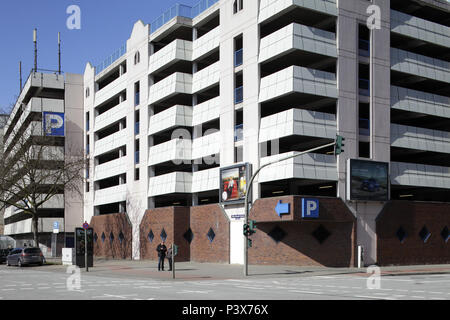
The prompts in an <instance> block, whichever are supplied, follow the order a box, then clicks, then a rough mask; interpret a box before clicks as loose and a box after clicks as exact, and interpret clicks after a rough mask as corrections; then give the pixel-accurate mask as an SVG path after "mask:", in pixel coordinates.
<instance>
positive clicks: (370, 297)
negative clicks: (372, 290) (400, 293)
mask: <svg viewBox="0 0 450 320" xmlns="http://www.w3.org/2000/svg"><path fill="white" fill-rule="evenodd" d="M353 297H355V298H363V299H374V300H395V299H394V298H388V297H372V296H360V295H357V296H353Z"/></svg>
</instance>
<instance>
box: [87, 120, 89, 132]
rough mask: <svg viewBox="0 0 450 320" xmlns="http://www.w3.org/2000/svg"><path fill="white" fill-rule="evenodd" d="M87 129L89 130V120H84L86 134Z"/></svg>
mask: <svg viewBox="0 0 450 320" xmlns="http://www.w3.org/2000/svg"><path fill="white" fill-rule="evenodd" d="M89 129H90V124H89V120H86V132H87V131H89Z"/></svg>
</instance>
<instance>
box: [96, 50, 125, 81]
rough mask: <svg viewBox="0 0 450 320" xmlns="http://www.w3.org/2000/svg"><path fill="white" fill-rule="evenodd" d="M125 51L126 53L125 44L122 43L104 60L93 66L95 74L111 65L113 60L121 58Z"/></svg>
mask: <svg viewBox="0 0 450 320" xmlns="http://www.w3.org/2000/svg"><path fill="white" fill-rule="evenodd" d="M125 53H127V45H126V44H124V45H123V46H122V47H120V48H119V49H118V50H116V51H115V52H114V53H113V54H111V55H110V56H108V57H107V58H106V59H105V60H103V62H102V63H100V64H99V65H98V66H96V67H95V75H97V74H99V73H100V72H102V71H103V70H105V69H106V68H108V67H109V66H110V65H112V64H113V63H114V62H115V61H117V60H118V59H119V58H121V57H122V56H123V55H124V54H125Z"/></svg>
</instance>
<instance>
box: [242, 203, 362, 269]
mask: <svg viewBox="0 0 450 320" xmlns="http://www.w3.org/2000/svg"><path fill="white" fill-rule="evenodd" d="M318 199H319V210H320V218H319V219H314V220H312V219H308V220H303V219H302V218H301V197H297V196H288V197H280V198H268V199H259V200H257V201H256V202H255V205H254V206H253V208H252V211H251V213H250V218H251V219H255V220H256V221H257V232H256V233H255V234H254V235H253V236H252V237H251V239H252V240H253V247H252V248H250V249H249V263H250V264H268V265H300V266H327V267H352V266H354V265H355V257H356V219H355V217H354V216H353V214H352V213H351V212H350V210H349V209H348V208H347V206H346V205H345V204H344V203H343V202H342V200H340V199H336V198H318ZM279 200H282V201H283V203H290V204H291V214H290V215H288V216H282V217H281V218H280V217H278V215H277V214H276V213H275V212H274V208H275V206H276V204H277V203H278V201H279ZM320 226H322V227H323V228H324V229H325V230H326V231H327V232H328V233H329V237H328V238H326V239H325V240H324V241H323V242H322V243H320V242H319V241H318V240H317V239H316V238H315V237H314V236H313V233H314V232H315V231H316V230H317V229H318V228H319V227H320ZM276 228H279V230H282V232H284V233H285V236H284V237H283V238H282V239H281V241H279V242H276V241H275V240H274V239H273V237H271V236H270V234H271V233H272V232H273V230H275V229H276Z"/></svg>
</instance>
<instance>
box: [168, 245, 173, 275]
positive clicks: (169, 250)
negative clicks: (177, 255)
mask: <svg viewBox="0 0 450 320" xmlns="http://www.w3.org/2000/svg"><path fill="white" fill-rule="evenodd" d="M167 260H169V271H172V245H170V247H169V249H167Z"/></svg>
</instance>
